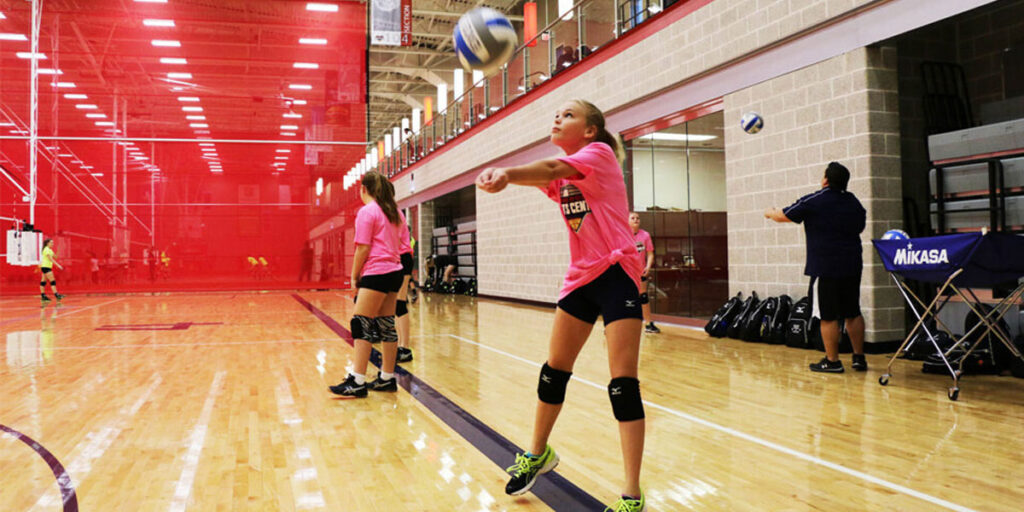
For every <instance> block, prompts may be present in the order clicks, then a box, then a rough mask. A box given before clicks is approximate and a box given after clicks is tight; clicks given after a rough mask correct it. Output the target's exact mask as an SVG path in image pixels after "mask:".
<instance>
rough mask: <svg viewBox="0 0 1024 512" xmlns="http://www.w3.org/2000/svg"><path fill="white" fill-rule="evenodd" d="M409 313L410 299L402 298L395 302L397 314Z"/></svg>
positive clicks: (401, 315)
mask: <svg viewBox="0 0 1024 512" xmlns="http://www.w3.org/2000/svg"><path fill="white" fill-rule="evenodd" d="M408 314H409V301H407V300H400V301H398V302H396V303H395V316H397V317H403V316H405V315H408Z"/></svg>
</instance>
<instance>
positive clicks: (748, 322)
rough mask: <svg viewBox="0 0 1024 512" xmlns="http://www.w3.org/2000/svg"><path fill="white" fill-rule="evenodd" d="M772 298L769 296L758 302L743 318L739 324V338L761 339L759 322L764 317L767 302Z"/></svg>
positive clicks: (746, 339) (772, 298) (745, 339)
mask: <svg viewBox="0 0 1024 512" xmlns="http://www.w3.org/2000/svg"><path fill="white" fill-rule="evenodd" d="M774 300H775V298H774V297H769V298H768V299H766V300H763V301H761V302H760V303H758V305H757V307H755V308H753V309H752V310H751V311H750V314H748V315H747V318H746V319H745V320H743V325H742V326H740V339H741V340H743V341H761V322H762V320H763V319H764V316H765V314H766V313H765V312H766V311H767V309H768V305H769V303H770V302H773V301H774Z"/></svg>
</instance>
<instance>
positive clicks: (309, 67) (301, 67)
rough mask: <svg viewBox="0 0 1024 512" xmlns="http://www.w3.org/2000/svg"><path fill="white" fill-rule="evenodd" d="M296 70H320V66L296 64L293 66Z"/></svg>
mask: <svg viewBox="0 0 1024 512" xmlns="http://www.w3.org/2000/svg"><path fill="white" fill-rule="evenodd" d="M292 67H293V68H295V69H320V64H317V63H316V62H296V63H295V64H292Z"/></svg>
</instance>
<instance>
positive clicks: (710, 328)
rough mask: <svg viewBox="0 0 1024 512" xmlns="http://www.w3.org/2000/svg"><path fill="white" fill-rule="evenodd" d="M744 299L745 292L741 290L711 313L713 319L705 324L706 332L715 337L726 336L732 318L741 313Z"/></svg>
mask: <svg viewBox="0 0 1024 512" xmlns="http://www.w3.org/2000/svg"><path fill="white" fill-rule="evenodd" d="M742 301H743V292H739V293H737V294H736V296H735V297H730V298H729V300H727V301H725V304H722V306H721V307H719V308H718V311H715V314H714V315H711V320H708V323H707V325H705V326H704V332H706V333H708V335H710V336H712V337H715V338H722V337H724V336H725V334H726V331H728V329H729V324H730V323H731V322H732V319H733V318H735V317H736V314H737V313H739V310H740V305H741V303H742Z"/></svg>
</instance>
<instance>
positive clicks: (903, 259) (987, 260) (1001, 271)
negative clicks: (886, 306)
mask: <svg viewBox="0 0 1024 512" xmlns="http://www.w3.org/2000/svg"><path fill="white" fill-rule="evenodd" d="M871 242H872V243H873V244H874V245H875V250H877V251H878V256H879V258H881V259H882V264H883V265H885V269H886V270H888V271H889V272H893V273H896V274H899V275H901V276H903V277H904V278H906V279H912V280H915V281H922V282H926V283H944V282H945V281H946V279H948V278H949V276H950V275H952V274H953V273H954V272H956V271H957V270H959V269H961V268H963V269H964V271H963V273H961V274H960V275H959V276H957V277H956V279H954V280H953V284H955V285H957V286H960V287H966V288H990V287H993V286H996V285H1000V284H1005V283H1008V282H1010V281H1016V280H1017V279H1019V278H1020V277H1021V276H1024V236H1017V235H1008V234H1006V233H988V234H985V235H982V234H981V233H961V234H953V235H941V236H930V237H922V238H911V239H908V240H872V241H871Z"/></svg>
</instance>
